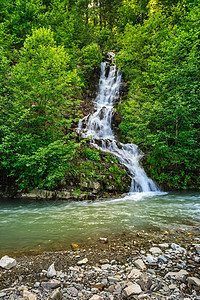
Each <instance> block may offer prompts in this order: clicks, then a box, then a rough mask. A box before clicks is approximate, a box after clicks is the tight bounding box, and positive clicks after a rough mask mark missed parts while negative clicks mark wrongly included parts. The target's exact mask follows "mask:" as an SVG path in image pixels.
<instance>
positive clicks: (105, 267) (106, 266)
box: [101, 264, 111, 270]
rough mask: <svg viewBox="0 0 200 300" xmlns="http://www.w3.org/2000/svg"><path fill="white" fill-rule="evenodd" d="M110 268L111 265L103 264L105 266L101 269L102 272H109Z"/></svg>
mask: <svg viewBox="0 0 200 300" xmlns="http://www.w3.org/2000/svg"><path fill="white" fill-rule="evenodd" d="M110 267H111V265H110V264H103V265H102V266H101V269H102V270H108V269H110Z"/></svg>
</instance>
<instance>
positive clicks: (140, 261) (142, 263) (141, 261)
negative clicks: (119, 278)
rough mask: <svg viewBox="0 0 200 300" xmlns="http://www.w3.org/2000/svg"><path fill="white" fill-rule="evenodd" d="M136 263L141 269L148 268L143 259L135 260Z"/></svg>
mask: <svg viewBox="0 0 200 300" xmlns="http://www.w3.org/2000/svg"><path fill="white" fill-rule="evenodd" d="M134 264H135V266H136V267H137V268H139V269H140V270H145V269H146V266H145V264H144V262H143V260H142V259H137V260H135V261H134Z"/></svg>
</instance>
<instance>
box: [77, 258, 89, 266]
mask: <svg viewBox="0 0 200 300" xmlns="http://www.w3.org/2000/svg"><path fill="white" fill-rule="evenodd" d="M87 262H88V259H87V258H84V259H82V260H80V261H78V262H77V265H79V266H80V265H85V264H87Z"/></svg>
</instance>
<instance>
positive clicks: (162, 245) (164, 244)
mask: <svg viewBox="0 0 200 300" xmlns="http://www.w3.org/2000/svg"><path fill="white" fill-rule="evenodd" d="M158 246H160V247H161V248H169V244H167V243H162V244H159V245H158Z"/></svg>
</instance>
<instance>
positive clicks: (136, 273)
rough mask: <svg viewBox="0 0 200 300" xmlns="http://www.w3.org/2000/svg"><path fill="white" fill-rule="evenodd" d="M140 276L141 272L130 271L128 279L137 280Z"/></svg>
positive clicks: (136, 270)
mask: <svg viewBox="0 0 200 300" xmlns="http://www.w3.org/2000/svg"><path fill="white" fill-rule="evenodd" d="M141 275H142V272H140V270H138V269H132V270H131V272H130V274H129V275H128V278H134V279H135V278H139V277H140V276H141Z"/></svg>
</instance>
